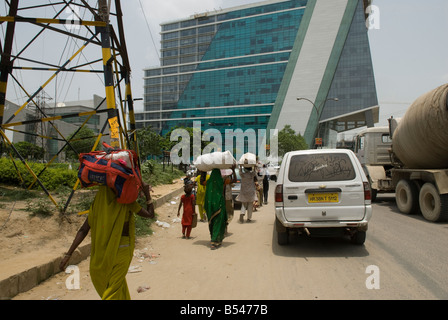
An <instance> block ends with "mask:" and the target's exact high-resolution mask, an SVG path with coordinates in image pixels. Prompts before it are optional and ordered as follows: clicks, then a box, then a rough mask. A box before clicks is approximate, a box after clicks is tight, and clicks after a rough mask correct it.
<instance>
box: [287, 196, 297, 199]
mask: <svg viewBox="0 0 448 320" xmlns="http://www.w3.org/2000/svg"><path fill="white" fill-rule="evenodd" d="M297 199H298V197H297V196H288V200H297Z"/></svg>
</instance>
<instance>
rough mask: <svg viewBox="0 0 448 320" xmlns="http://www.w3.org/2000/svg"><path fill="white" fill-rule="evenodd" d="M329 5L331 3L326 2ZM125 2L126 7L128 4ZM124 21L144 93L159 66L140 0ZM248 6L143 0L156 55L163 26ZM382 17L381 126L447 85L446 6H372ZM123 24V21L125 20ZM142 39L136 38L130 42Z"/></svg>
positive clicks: (396, 2) (386, 2)
mask: <svg viewBox="0 0 448 320" xmlns="http://www.w3.org/2000/svg"><path fill="white" fill-rule="evenodd" d="M328 1H330V0H328ZM126 2H127V1H126ZM129 2H130V3H132V4H134V3H135V5H128V6H127V8H126V11H125V15H126V14H128V15H129V16H128V18H129V19H131V21H133V24H131V25H129V23H127V24H126V31H127V32H128V35H129V36H130V37H129V41H128V49H129V51H130V52H131V61H132V62H131V63H132V67H133V73H134V80H133V81H134V89H133V91H134V92H136V93H140V92H142V90H143V88H142V86H143V84H142V81H141V78H142V77H143V73H142V71H141V69H142V68H144V67H148V66H158V65H159V62H158V54H159V53H158V51H156V49H154V44H153V42H152V41H151V38H150V37H145V38H143V35H145V36H146V35H148V34H149V31H148V27H147V26H146V22H145V17H144V15H143V13H142V12H141V9H140V2H139V0H130V1H129ZM254 2H258V1H255V0H253V1H251V0H226V1H221V0H170V1H166V0H152V1H149V0H141V3H142V4H143V7H144V9H145V14H146V18H147V19H148V23H149V26H150V28H151V31H152V35H153V37H154V41H155V42H156V46H157V50H159V49H160V34H159V32H160V26H159V24H160V23H161V22H167V21H170V20H175V19H179V18H185V17H188V16H190V15H191V14H194V13H200V12H205V11H213V10H215V9H219V8H229V7H232V6H238V5H244V4H248V3H254ZM373 4H374V5H375V6H377V7H378V9H379V13H380V19H379V29H371V30H369V39H370V45H371V52H372V60H373V67H374V72H375V78H376V86H377V93H378V99H379V104H380V123H379V124H386V119H387V118H389V117H390V116H391V115H394V116H395V117H398V116H402V115H403V114H404V112H405V111H406V108H407V107H408V106H409V103H411V102H412V101H414V100H415V99H416V98H417V97H418V96H420V95H421V94H423V93H425V92H427V91H429V90H431V89H433V88H435V87H437V86H439V85H441V84H444V83H447V82H448V41H447V36H446V33H447V31H448V1H446V0H427V1H421V0H374V1H373ZM125 18H126V17H125ZM134 35H140V36H134Z"/></svg>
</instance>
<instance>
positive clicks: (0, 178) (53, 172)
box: [0, 158, 78, 191]
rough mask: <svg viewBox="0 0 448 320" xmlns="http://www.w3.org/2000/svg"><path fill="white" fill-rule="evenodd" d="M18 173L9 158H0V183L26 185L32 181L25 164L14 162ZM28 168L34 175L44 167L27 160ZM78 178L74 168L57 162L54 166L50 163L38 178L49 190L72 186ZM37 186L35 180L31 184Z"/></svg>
mask: <svg viewBox="0 0 448 320" xmlns="http://www.w3.org/2000/svg"><path fill="white" fill-rule="evenodd" d="M15 164H16V166H17V169H18V171H19V173H20V175H19V174H18V173H17V170H16V168H15V167H14V164H13V163H12V161H11V160H10V159H7V158H0V183H3V184H7V185H13V186H20V185H22V180H21V179H20V177H21V178H22V179H23V186H24V187H28V186H30V184H32V183H33V181H34V177H33V175H32V174H31V173H30V172H29V170H28V169H27V168H26V166H25V165H24V164H23V163H22V162H20V161H16V162H15ZM27 164H28V166H29V167H30V169H31V170H32V171H33V172H34V174H35V175H38V174H39V173H40V172H41V171H42V170H43V169H44V168H45V164H43V163H36V162H27ZM77 178H78V171H77V170H74V169H69V167H68V164H57V165H56V166H53V165H51V166H50V167H48V168H47V169H45V171H43V172H42V173H41V174H40V175H39V180H40V181H41V182H42V184H43V185H44V187H45V188H46V189H47V190H49V191H52V190H55V189H57V188H59V187H60V186H68V187H73V186H74V185H75V183H76V180H77ZM37 188H39V184H38V183H37V181H36V182H35V183H34V184H33V189H37Z"/></svg>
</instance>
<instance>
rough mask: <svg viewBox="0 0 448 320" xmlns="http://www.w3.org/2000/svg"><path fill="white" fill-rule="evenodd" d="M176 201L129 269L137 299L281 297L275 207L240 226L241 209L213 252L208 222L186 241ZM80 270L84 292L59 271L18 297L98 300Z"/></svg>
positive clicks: (162, 211)
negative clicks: (165, 225)
mask: <svg viewBox="0 0 448 320" xmlns="http://www.w3.org/2000/svg"><path fill="white" fill-rule="evenodd" d="M171 201H173V203H171V202H167V203H166V204H165V205H163V206H162V207H160V208H159V209H158V210H157V213H158V215H159V217H158V220H159V221H163V222H166V223H168V224H170V227H169V228H163V227H158V226H154V230H155V234H153V235H151V236H148V237H142V238H139V239H138V240H137V243H136V250H135V253H134V259H133V261H132V263H131V268H130V269H132V270H134V271H136V272H129V273H128V275H127V277H126V279H127V282H128V287H129V291H130V293H131V298H132V299H135V300H139V299H143V300H158V299H160V300H171V299H175V300H184V299H194V300H201V299H212V300H214V299H217V300H222V299H226V300H231V299H281V298H282V295H279V292H276V290H275V288H276V287H278V286H277V285H275V283H273V282H275V281H276V280H275V279H276V277H275V276H274V277H272V274H269V273H272V272H273V271H274V270H272V269H271V268H272V267H275V266H276V265H277V264H276V263H274V265H273V264H272V263H267V262H266V259H268V260H271V261H272V241H273V221H274V219H273V212H272V210H273V203H270V204H268V205H265V206H263V207H262V208H260V209H259V210H258V211H257V212H254V213H253V220H252V222H251V223H243V224H241V223H239V222H238V216H239V213H240V210H239V209H238V208H237V209H236V210H235V217H234V218H233V220H232V222H231V223H230V225H229V230H228V236H227V237H226V238H225V239H224V241H223V245H222V246H221V247H220V248H219V249H217V250H210V247H209V244H210V236H209V231H208V225H207V223H201V222H198V226H197V227H196V228H195V229H193V231H192V234H191V235H192V239H189V240H187V239H182V238H181V225H180V223H179V222H173V220H174V219H175V218H176V214H177V206H178V201H179V199H176V198H174V199H172V200H171ZM78 267H79V275H80V287H81V288H80V289H79V290H68V289H67V288H66V284H65V282H66V279H67V278H68V277H69V275H68V274H65V273H59V274H57V275H55V276H53V277H52V278H50V279H49V280H47V281H45V282H43V283H41V284H40V285H39V286H37V287H35V288H33V289H31V290H30V291H27V292H25V293H22V294H19V295H17V296H16V297H15V298H14V299H15V300H42V299H61V300H84V299H89V300H90V299H91V300H98V299H99V297H98V294H97V293H96V291H95V289H94V288H93V285H92V282H91V280H90V276H89V259H86V260H85V261H83V262H81V263H80V264H79V265H78ZM267 273H268V274H267ZM139 287H140V288H143V290H141V289H140V290H139ZM138 291H143V292H138ZM283 298H286V297H283Z"/></svg>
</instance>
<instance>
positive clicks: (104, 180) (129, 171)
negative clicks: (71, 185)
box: [78, 142, 142, 204]
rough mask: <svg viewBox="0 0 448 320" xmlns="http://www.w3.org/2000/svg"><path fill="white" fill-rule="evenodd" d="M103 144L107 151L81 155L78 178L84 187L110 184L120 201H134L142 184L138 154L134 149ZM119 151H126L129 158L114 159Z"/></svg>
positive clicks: (121, 152)
mask: <svg viewBox="0 0 448 320" xmlns="http://www.w3.org/2000/svg"><path fill="white" fill-rule="evenodd" d="M103 146H104V147H105V148H106V151H92V152H89V153H81V154H80V155H79V162H80V167H79V171H78V178H79V180H80V181H81V185H82V187H85V188H87V187H91V186H94V185H104V186H108V187H109V188H111V189H112V190H113V191H114V192H115V194H116V196H117V202H118V203H125V204H126V203H132V202H134V201H135V200H137V197H138V193H139V191H140V188H141V186H142V180H141V175H140V170H139V168H138V165H137V163H138V158H137V154H136V153H135V151H133V150H122V149H114V148H112V147H111V146H109V145H107V144H106V143H104V142H103ZM118 153H120V154H123V153H125V154H127V155H128V156H129V158H126V161H124V160H123V159H114V158H116V157H115V155H117V154H118Z"/></svg>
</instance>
